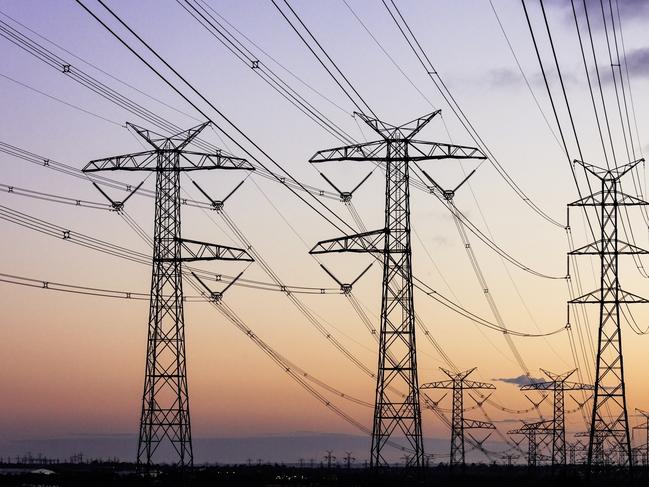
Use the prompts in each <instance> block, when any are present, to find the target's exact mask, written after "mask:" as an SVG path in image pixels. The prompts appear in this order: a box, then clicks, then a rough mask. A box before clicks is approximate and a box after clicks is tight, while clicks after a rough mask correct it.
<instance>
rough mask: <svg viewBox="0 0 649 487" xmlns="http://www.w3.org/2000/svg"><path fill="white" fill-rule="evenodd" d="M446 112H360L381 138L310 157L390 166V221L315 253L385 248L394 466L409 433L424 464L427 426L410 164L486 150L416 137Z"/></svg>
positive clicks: (383, 383)
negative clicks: (407, 118)
mask: <svg viewBox="0 0 649 487" xmlns="http://www.w3.org/2000/svg"><path fill="white" fill-rule="evenodd" d="M439 113H440V110H437V111H435V112H433V113H430V114H428V115H425V116H423V117H421V118H418V119H416V120H413V121H411V122H408V123H405V124H403V125H400V126H394V125H390V124H387V123H384V122H382V121H380V120H377V119H375V118H370V117H367V116H365V115H363V114H356V115H358V117H359V118H361V119H362V120H363V121H364V122H365V123H367V124H368V125H369V126H370V127H371V128H372V129H373V130H374V131H375V132H376V133H377V134H379V136H380V137H381V139H380V140H377V141H374V142H367V143H364V144H355V145H350V146H345V147H337V148H334V149H327V150H322V151H319V152H317V153H316V154H315V155H314V156H313V157H312V158H311V159H310V161H309V162H311V163H319V162H326V161H345V160H348V161H371V162H374V163H375V164H377V165H379V166H380V167H383V168H384V169H385V174H386V177H385V181H386V183H385V184H386V186H385V226H384V227H383V228H382V229H380V230H374V231H370V232H363V233H359V234H355V235H348V236H344V237H340V238H335V239H331V240H324V241H321V242H319V243H317V244H316V245H315V246H314V248H313V249H312V250H311V253H312V254H321V253H326V252H369V253H373V254H381V255H383V293H382V300H381V328H380V336H379V361H378V373H377V383H376V398H375V403H374V404H375V406H374V423H373V426H372V446H371V453H370V465H371V466H372V467H380V466H387V465H388V462H387V461H386V459H385V458H384V456H383V447H384V446H385V445H386V443H388V441H390V439H391V437H392V435H393V434H395V433H396V435H397V436H398V435H400V434H402V435H403V436H404V437H405V440H406V442H407V446H406V447H407V448H408V449H409V450H410V451H411V452H412V455H410V460H409V461H408V466H416V467H422V466H423V465H424V447H423V443H422V433H421V410H420V406H419V383H418V379H417V353H416V348H415V319H414V316H415V315H414V304H413V285H412V252H411V246H410V186H409V179H410V172H409V168H410V163H412V162H417V161H426V160H434V159H484V158H485V156H484V155H483V154H482V152H480V150H479V149H476V148H473V147H464V146H457V145H451V144H439V143H436V142H423V141H418V140H413V137H414V136H415V135H416V134H417V133H418V132H419V131H420V130H421V129H422V128H424V126H425V125H426V124H428V123H429V122H430V121H431V119H432V118H433V117H434V116H435V115H437V114H439Z"/></svg>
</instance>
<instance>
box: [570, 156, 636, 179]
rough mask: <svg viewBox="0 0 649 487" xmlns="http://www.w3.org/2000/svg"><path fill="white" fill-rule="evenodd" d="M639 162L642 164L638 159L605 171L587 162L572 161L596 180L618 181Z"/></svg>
mask: <svg viewBox="0 0 649 487" xmlns="http://www.w3.org/2000/svg"><path fill="white" fill-rule="evenodd" d="M641 162H644V158H642V159H638V160H636V161H631V162H629V163H627V164H624V165H623V166H618V167H616V168H614V169H607V168H603V167H599V166H596V165H594V164H591V163H589V162H584V161H580V160H578V159H575V160H574V163H575V164H579V165H580V166H582V167H583V168H584V169H586V170H587V171H588V172H589V173H591V174H592V175H593V176H595V177H596V178H598V179H605V178H607V179H620V178H621V177H622V176H624V175H625V174H626V173H628V172H629V171H630V170H631V169H633V168H634V167H635V166H637V165H638V164H640V163H641Z"/></svg>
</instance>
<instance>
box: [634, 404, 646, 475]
mask: <svg viewBox="0 0 649 487" xmlns="http://www.w3.org/2000/svg"><path fill="white" fill-rule="evenodd" d="M635 410H636V411H637V412H638V413H640V415H641V416H642V417H643V418H644V423H642V424H639V425H637V426H634V427H633V429H637V430H644V432H645V443H644V445H641V446H640V448H642V449H643V450H644V451H643V452H642V454H643V462H642V463H643V465H646V464H647V462H648V461H649V412H647V411H643V410H642V409H638V408H635Z"/></svg>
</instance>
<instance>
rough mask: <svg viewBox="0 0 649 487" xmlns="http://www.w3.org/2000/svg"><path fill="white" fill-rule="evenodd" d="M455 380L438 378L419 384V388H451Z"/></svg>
mask: <svg viewBox="0 0 649 487" xmlns="http://www.w3.org/2000/svg"><path fill="white" fill-rule="evenodd" d="M454 384H455V382H454V381H452V380H440V381H436V382H428V383H426V384H422V385H420V386H419V388H420V389H453V388H454Z"/></svg>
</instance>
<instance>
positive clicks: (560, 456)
mask: <svg viewBox="0 0 649 487" xmlns="http://www.w3.org/2000/svg"><path fill="white" fill-rule="evenodd" d="M576 371H577V369H574V370H571V371H569V372H565V373H564V374H553V373H551V372H548V371H547V370H543V369H541V372H543V373H544V374H545V375H547V376H548V377H549V378H550V381H548V382H536V383H534V384H527V385H524V386H522V387H521V391H552V392H553V395H554V415H553V417H552V423H550V425H548V426H549V428H547V429H548V430H549V432H550V433H551V434H552V465H565V464H566V419H565V418H566V411H565V408H564V392H565V391H592V390H593V386H592V385H590V384H580V383H578V382H566V381H567V380H568V378H569V377H570V376H571V375H572V374H574V373H575V372H576Z"/></svg>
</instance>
